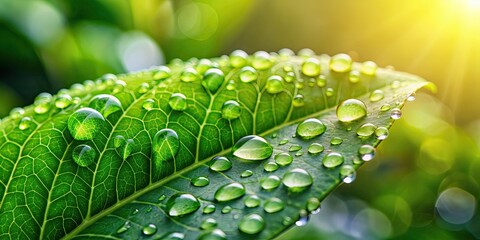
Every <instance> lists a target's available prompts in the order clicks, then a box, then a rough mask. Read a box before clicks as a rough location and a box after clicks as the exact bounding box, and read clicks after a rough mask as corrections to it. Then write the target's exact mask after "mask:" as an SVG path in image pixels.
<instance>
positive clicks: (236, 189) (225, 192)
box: [215, 182, 245, 202]
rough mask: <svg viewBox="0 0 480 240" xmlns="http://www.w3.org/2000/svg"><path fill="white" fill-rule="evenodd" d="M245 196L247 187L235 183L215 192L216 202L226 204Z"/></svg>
mask: <svg viewBox="0 0 480 240" xmlns="http://www.w3.org/2000/svg"><path fill="white" fill-rule="evenodd" d="M243 195H245V187H244V186H243V185H242V184H241V183H237V182H233V183H228V184H226V185H223V186H221V187H220V188H219V189H218V190H217V191H216V192H215V200H217V201H219V202H226V201H231V200H234V199H237V198H239V197H241V196H243Z"/></svg>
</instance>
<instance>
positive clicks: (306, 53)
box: [298, 48, 315, 57]
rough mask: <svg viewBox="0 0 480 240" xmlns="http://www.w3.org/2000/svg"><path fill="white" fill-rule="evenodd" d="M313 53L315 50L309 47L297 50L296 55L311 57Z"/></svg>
mask: <svg viewBox="0 0 480 240" xmlns="http://www.w3.org/2000/svg"><path fill="white" fill-rule="evenodd" d="M313 55H315V51H313V50H312V49H310V48H302V49H300V50H299V51H298V56H300V57H311V56H313Z"/></svg>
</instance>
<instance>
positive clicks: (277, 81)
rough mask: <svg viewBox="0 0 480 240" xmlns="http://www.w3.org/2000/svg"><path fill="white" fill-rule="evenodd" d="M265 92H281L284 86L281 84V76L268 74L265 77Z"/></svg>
mask: <svg viewBox="0 0 480 240" xmlns="http://www.w3.org/2000/svg"><path fill="white" fill-rule="evenodd" d="M266 88H267V92H268V93H270V94H277V93H280V92H282V91H283V90H284V89H285V87H284V84H283V78H282V77H280V76H278V75H273V76H270V77H269V78H268V79H267V86H266Z"/></svg>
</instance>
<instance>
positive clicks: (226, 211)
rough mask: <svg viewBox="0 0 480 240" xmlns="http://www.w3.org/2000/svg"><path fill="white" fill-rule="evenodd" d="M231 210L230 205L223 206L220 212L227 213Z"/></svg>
mask: <svg viewBox="0 0 480 240" xmlns="http://www.w3.org/2000/svg"><path fill="white" fill-rule="evenodd" d="M231 211H232V207H230V206H225V207H223V208H222V213H223V214H228V213H230V212H231Z"/></svg>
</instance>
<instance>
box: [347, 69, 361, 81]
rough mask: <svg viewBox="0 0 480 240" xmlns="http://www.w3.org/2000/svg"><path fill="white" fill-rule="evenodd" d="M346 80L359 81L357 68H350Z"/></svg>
mask: <svg viewBox="0 0 480 240" xmlns="http://www.w3.org/2000/svg"><path fill="white" fill-rule="evenodd" d="M348 81H349V82H351V83H358V82H360V72H358V71H357V70H352V71H351V72H350V74H349V75H348Z"/></svg>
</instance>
